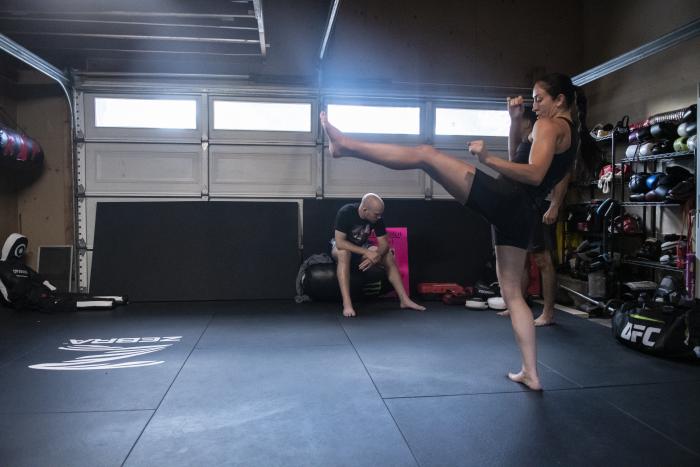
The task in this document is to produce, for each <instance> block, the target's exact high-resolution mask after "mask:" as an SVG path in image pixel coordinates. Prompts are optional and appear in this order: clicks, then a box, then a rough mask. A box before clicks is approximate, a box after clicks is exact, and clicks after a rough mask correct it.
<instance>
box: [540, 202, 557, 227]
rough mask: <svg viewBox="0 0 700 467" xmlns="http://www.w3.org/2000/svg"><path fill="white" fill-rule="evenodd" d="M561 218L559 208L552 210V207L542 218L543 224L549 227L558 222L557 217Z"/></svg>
mask: <svg viewBox="0 0 700 467" xmlns="http://www.w3.org/2000/svg"><path fill="white" fill-rule="evenodd" d="M558 216H559V209H557V208H554V209H553V208H552V206H550V207H549V209H547V211H546V212H545V213H544V215H543V216H542V222H544V223H545V224H547V225H551V224H554V223H555V222H556V221H557V217H558Z"/></svg>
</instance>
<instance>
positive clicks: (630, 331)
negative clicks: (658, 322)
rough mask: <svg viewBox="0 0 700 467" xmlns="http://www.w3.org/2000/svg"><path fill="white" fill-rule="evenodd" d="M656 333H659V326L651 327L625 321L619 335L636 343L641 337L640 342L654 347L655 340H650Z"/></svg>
mask: <svg viewBox="0 0 700 467" xmlns="http://www.w3.org/2000/svg"><path fill="white" fill-rule="evenodd" d="M656 334H661V329H660V328H653V327H651V326H644V325H642V324H632V323H627V325H626V326H625V328H624V329H623V330H622V334H620V337H621V338H622V339H624V340H626V341H630V342H633V343H635V344H636V343H637V340H638V339H639V338H640V337H641V338H642V344H644V345H645V346H647V347H654V344H655V341H652V340H651V339H652V336H655V335H656Z"/></svg>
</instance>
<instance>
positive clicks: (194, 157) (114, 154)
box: [85, 143, 204, 196]
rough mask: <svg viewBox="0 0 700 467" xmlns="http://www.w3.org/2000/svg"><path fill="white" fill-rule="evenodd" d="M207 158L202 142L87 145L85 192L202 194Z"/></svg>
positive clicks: (89, 193)
mask: <svg viewBox="0 0 700 467" xmlns="http://www.w3.org/2000/svg"><path fill="white" fill-rule="evenodd" d="M203 158H204V156H203V151H202V147H201V145H198V144H159V145H148V144H123V143H122V144H118V143H92V144H87V145H86V160H85V175H86V176H85V185H86V186H85V192H86V194H87V195H105V194H120V195H152V194H158V195H163V194H168V195H197V196H199V195H200V194H201V192H202V185H203V180H202V161H203Z"/></svg>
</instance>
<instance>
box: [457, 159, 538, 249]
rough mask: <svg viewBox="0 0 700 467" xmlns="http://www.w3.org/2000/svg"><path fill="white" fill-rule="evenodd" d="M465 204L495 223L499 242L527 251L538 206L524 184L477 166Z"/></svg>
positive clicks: (495, 232) (494, 226) (498, 243)
mask: <svg viewBox="0 0 700 467" xmlns="http://www.w3.org/2000/svg"><path fill="white" fill-rule="evenodd" d="M465 206H467V207H469V208H471V209H473V210H474V211H476V212H478V213H479V214H481V216H482V217H484V219H486V220H487V221H488V222H490V223H491V225H493V232H494V240H495V243H496V245H508V246H514V247H517V248H522V249H523V250H527V247H528V245H529V244H530V236H531V233H532V230H533V228H534V227H535V219H536V217H537V214H538V212H539V209H538V208H537V203H536V202H535V200H534V199H533V197H532V195H531V194H530V193H529V192H528V191H527V190H526V189H525V187H524V185H523V184H521V183H518V182H516V181H514V180H511V179H510V178H507V177H504V176H501V177H499V178H493V177H491V176H490V175H488V174H486V173H484V172H482V171H481V170H479V169H476V173H475V174H474V181H473V182H472V189H471V192H470V193H469V199H468V200H467V202H466V203H465ZM540 222H542V221H541V219H540Z"/></svg>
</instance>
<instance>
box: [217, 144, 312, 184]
mask: <svg viewBox="0 0 700 467" xmlns="http://www.w3.org/2000/svg"><path fill="white" fill-rule="evenodd" d="M316 154H317V153H316V148H313V147H290V146H282V147H269V146H268V147H262V146H216V145H213V146H210V148H209V155H210V158H211V162H210V178H211V184H210V186H209V194H210V195H211V196H249V195H256V196H313V195H314V194H315V191H316V190H315V187H316V172H317V170H316V159H317V156H316Z"/></svg>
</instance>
